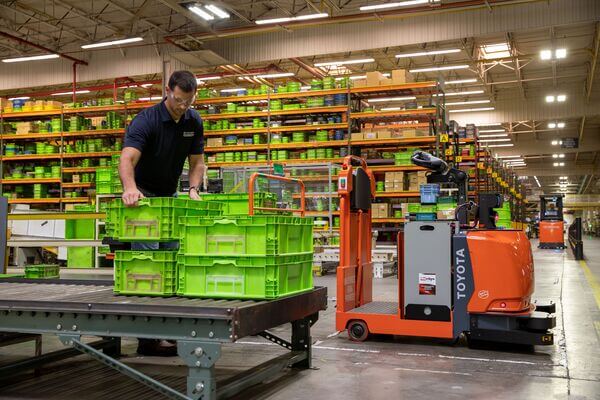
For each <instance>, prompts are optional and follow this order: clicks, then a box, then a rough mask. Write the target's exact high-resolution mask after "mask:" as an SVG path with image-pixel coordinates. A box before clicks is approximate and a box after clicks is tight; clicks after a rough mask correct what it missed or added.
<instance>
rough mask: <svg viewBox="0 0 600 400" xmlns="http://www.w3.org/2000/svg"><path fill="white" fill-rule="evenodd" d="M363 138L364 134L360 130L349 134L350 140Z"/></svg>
mask: <svg viewBox="0 0 600 400" xmlns="http://www.w3.org/2000/svg"><path fill="white" fill-rule="evenodd" d="M364 138H365V136H364V134H363V133H362V132H356V133H351V134H350V139H351V140H363V139H364Z"/></svg>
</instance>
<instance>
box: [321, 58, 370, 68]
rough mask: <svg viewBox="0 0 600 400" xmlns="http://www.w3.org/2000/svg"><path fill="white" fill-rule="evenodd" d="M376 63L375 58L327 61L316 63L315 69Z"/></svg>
mask: <svg viewBox="0 0 600 400" xmlns="http://www.w3.org/2000/svg"><path fill="white" fill-rule="evenodd" d="M372 62H375V59H374V58H360V59H357V60H341V61H327V62H320V63H315V67H333V66H336V65H352V64H367V63H372Z"/></svg>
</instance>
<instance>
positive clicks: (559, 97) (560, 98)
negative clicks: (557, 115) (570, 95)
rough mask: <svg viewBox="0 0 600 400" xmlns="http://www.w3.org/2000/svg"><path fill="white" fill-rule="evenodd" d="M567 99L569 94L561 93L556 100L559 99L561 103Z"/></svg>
mask: <svg viewBox="0 0 600 400" xmlns="http://www.w3.org/2000/svg"><path fill="white" fill-rule="evenodd" d="M566 100H567V95H565V94H559V95H558V96H556V101H558V102H559V103H562V102H563V101H566Z"/></svg>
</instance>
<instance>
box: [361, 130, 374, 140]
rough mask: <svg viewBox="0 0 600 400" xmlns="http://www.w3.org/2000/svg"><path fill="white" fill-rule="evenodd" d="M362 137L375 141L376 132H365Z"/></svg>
mask: <svg viewBox="0 0 600 400" xmlns="http://www.w3.org/2000/svg"><path fill="white" fill-rule="evenodd" d="M363 136H364V138H365V139H377V132H374V131H366V132H363Z"/></svg>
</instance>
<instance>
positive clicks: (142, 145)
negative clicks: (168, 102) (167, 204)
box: [123, 100, 204, 196]
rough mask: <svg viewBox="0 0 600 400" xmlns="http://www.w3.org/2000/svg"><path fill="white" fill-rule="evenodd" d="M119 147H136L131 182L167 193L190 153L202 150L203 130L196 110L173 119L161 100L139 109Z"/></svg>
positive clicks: (169, 193)
mask: <svg viewBox="0 0 600 400" xmlns="http://www.w3.org/2000/svg"><path fill="white" fill-rule="evenodd" d="M123 147H133V148H135V149H138V150H139V151H140V152H141V153H142V156H141V158H140V160H139V162H138V163H137V165H136V167H135V183H136V185H137V186H138V188H139V189H140V190H142V191H146V192H151V193H153V194H155V195H156V196H171V195H173V193H175V192H176V191H177V184H178V181H179V177H180V176H181V172H182V171H183V164H184V163H185V160H186V158H187V157H188V156H189V155H190V154H203V153H204V129H203V126H202V119H201V118H200V115H199V114H198V112H197V111H196V110H192V109H189V110H187V111H186V112H185V114H184V115H183V116H182V117H181V119H180V120H179V122H177V123H176V122H175V121H174V120H173V117H171V114H169V111H168V110H167V107H166V106H165V102H164V100H163V101H162V102H160V103H159V104H156V105H154V106H152V107H149V108H146V109H145V110H143V111H141V112H140V113H139V114H138V115H137V116H136V117H135V118H134V119H133V121H131V124H130V125H129V127H128V128H127V133H126V135H125V142H124V144H123Z"/></svg>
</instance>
